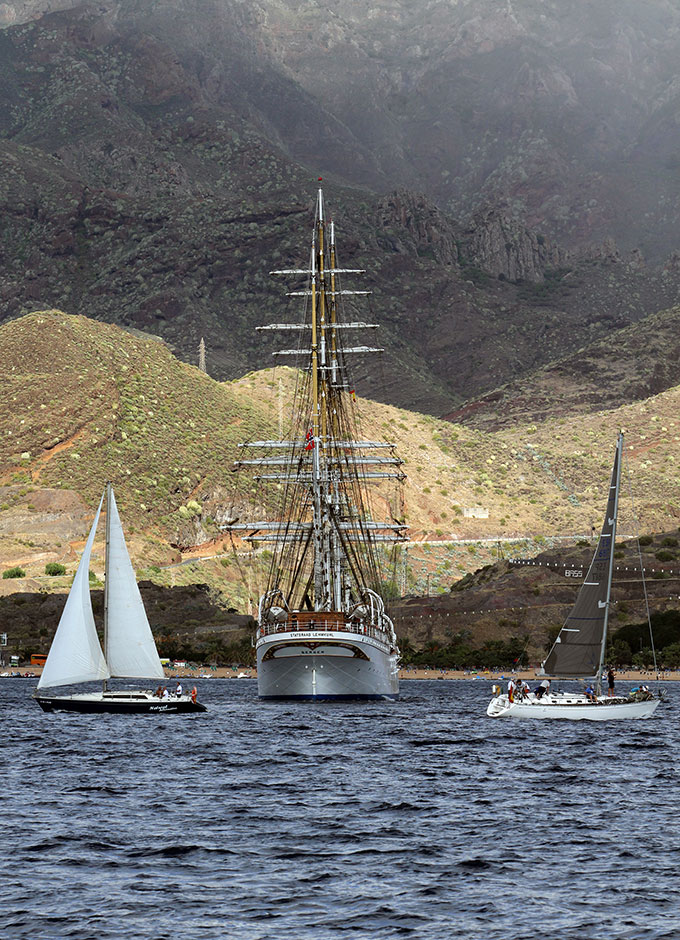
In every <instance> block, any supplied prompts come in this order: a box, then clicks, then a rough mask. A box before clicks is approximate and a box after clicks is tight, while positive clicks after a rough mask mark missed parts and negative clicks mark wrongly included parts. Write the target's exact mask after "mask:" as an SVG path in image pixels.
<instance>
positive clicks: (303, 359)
mask: <svg viewBox="0 0 680 940" xmlns="http://www.w3.org/2000/svg"><path fill="white" fill-rule="evenodd" d="M309 258H310V261H309V266H308V267H307V268H289V269H285V270H280V271H272V272H271V273H272V274H275V275H292V276H297V277H300V276H303V275H304V276H305V277H306V287H305V289H303V290H294V291H291V292H289V294H288V296H289V297H301V298H304V307H305V317H304V319H303V320H302V321H301V322H299V323H272V324H269V325H267V326H262V327H258V330H286V331H298V332H300V333H301V337H302V338H304V339H306V340H307V342H306V343H305V342H304V339H303V341H302V342H300V344H299V347H298V348H293V349H283V350H278V351H277V352H275V353H274V355H276V356H293V357H295V359H296V360H298V361H299V362H300V363H301V364H302V363H304V366H303V368H304V372H303V373H300V375H301V376H303V378H301V379H300V384H299V385H298V387H297V390H296V393H295V401H294V406H293V413H294V415H295V416H296V418H295V419H294V430H293V434H292V436H291V439H289V440H280V441H252V442H250V443H249V444H247V445H244V446H247V447H250V448H264V449H268V450H270V451H272V452H276V451H279V452H280V453H279V455H275V453H272V454H271V456H265V457H257V458H254V459H245V460H239V461H238V462H237V464H236V466H237V467H246V466H249V467H252V468H257V469H258V476H257V477H256V479H257V480H262V481H269V480H271V481H281V484H282V487H283V492H282V497H283V500H282V511H281V517H280V518H281V521H280V522H258V523H241V522H234V523H232V524H230V525H228V526H225V528H228V529H230V530H232V531H233V530H237V529H250V530H251V535H250V536H247V538H248V539H249V540H250V541H251V542H269V543H274V545H275V549H274V553H273V559H272V565H271V571H270V578H269V585H268V588H267V591H266V592H265V595H264V596H263V598H262V599H261V602H260V609H261V611H265V612H266V609H267V606H268V605H278V604H281V603H283V604H284V605H285V606H287V607H288V608H289V609H298V608H299V609H302V608H307V609H312V610H314V611H327V612H331V611H342V610H345V611H347V610H349V609H350V607H351V606H352V605H357V604H359V603H362V604H363V603H365V601H366V598H367V597H368V596H369V594H370V593H371V592H370V590H369V588H370V587H371V586H374V587H378V582H379V580H380V572H379V567H380V562H379V555H378V549H377V545H378V543H381V542H395V541H400V540H402V539H403V538H404V535H403V531H404V529H405V528H406V527H405V526H404V525H402V524H400V523H398V522H395V521H394V520H393V521H390V522H384V523H383V522H378V521H375V520H373V519H372V516H371V512H370V500H369V499H368V495H367V484H368V483H369V482H378V481H382V480H386V479H388V478H392V479H395V480H397V481H401V480H403V479H404V475H403V473H402V472H401V470H400V469H399V468H400V466H401V463H402V461H401V460H399V458H398V457H397V456H396V455H395V454H394V453H393V445H391V444H385V443H381V442H377V441H370V440H368V441H367V440H361V438H360V436H359V434H358V425H357V416H356V413H355V405H354V398H355V396H354V392H353V390H352V389H351V388H350V385H349V381H348V376H347V370H346V365H345V363H346V356H347V354H353V353H362V354H363V353H370V352H382V350H380V349H374V348H372V347H370V346H356V347H348V346H344V345H343V343H342V342H341V337H342V335H343V332H344V331H346V330H364V329H375V328H376V326H377V324H374V323H364V322H356V321H347V322H345V321H344V320H342V319H341V318H339V316H338V312H339V311H338V301H339V299H340V300H341V299H342V295H347V294H368V293H370V292H369V291H363V290H362V291H357V290H341V289H340V285H339V275H342V274H364V273H365V272H364V271H363V270H362V269H354V268H340V267H338V260H337V253H336V243H335V228H334V225H333V222H332V221H327V219H326V210H325V205H324V197H323V191H322V190H321V189H319V190H318V192H317V199H316V212H315V218H314V226H313V231H312V239H311V252H310V256H309ZM295 422H297V423H295ZM383 448H388V449H389V456H379V455H376V454H372V453H371V452H372V451H378V454H379V453H380V450H381V449H383ZM383 452H384V451H383ZM265 468H271V469H265ZM388 468H389V469H388ZM393 468H396V472H395V470H394V469H393ZM262 471H264V472H262ZM369 603H372V602H369Z"/></svg>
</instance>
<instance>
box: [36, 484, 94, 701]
mask: <svg viewBox="0 0 680 940" xmlns="http://www.w3.org/2000/svg"><path fill="white" fill-rule="evenodd" d="M103 502H104V497H103V496H102V498H101V501H100V503H99V508H98V509H97V514H96V515H95V517H94V522H93V523H92V528H91V529H90V535H89V538H88V540H87V543H86V545H85V549H84V551H83V554H82V557H81V559H80V564H79V565H78V570H77V571H76V576H75V578H74V579H73V585H72V586H71V591H70V593H69V595H68V597H67V599H66V604H65V606H64V610H63V612H62V615H61V619H60V620H59V626H58V627H57V632H56V633H55V635H54V640H53V641H52V646H51V647H50V652H49V655H48V657H47V662H46V663H45V666H44V667H43V671H42V675H41V676H40V679H39V680H38V688H39V689H44V688H46V687H49V686H54V685H69V684H71V683H75V682H91V681H93V680H95V679H108V678H109V675H110V673H109V670H108V669H107V666H106V660H105V659H104V654H103V653H102V648H101V646H100V644H99V638H98V636H97V629H96V627H95V623H94V615H93V613H92V601H91V599H90V580H89V574H90V555H91V553H92V543H93V542H94V536H95V532H96V531H97V523H98V522H99V515H100V513H101V510H102V503H103Z"/></svg>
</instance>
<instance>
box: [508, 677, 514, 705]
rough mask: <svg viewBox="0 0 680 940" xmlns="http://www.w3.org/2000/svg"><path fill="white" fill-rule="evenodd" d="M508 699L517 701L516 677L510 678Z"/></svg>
mask: <svg viewBox="0 0 680 940" xmlns="http://www.w3.org/2000/svg"><path fill="white" fill-rule="evenodd" d="M508 701H509V702H514V701H515V680H514V679H508Z"/></svg>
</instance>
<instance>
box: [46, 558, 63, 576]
mask: <svg viewBox="0 0 680 940" xmlns="http://www.w3.org/2000/svg"><path fill="white" fill-rule="evenodd" d="M45 574H49V575H51V576H52V577H55V576H56V575H58V574H66V568H65V567H64V565H60V564H59V562H58V561H48V562H47V564H46V565H45Z"/></svg>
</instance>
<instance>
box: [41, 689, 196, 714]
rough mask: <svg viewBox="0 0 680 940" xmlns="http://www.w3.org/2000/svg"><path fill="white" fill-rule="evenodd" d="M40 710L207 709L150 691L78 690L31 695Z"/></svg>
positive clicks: (185, 699) (188, 700) (148, 711)
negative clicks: (75, 692)
mask: <svg viewBox="0 0 680 940" xmlns="http://www.w3.org/2000/svg"><path fill="white" fill-rule="evenodd" d="M34 698H35V700H36V702H37V703H38V705H40V707H41V708H42V710H43V711H44V712H85V713H89V714H101V713H104V714H112V715H156V714H168V715H179V714H191V713H193V712H204V711H207V709H206V707H205V705H202V704H201V703H200V702H193V701H192V700H191V697H190V696H188V695H183V696H181V697H179V698H170V699H165V700H163V699H159V698H158V696H156V695H154V694H153V693H152V692H128V693H121V692H82V693H80V694H76V695H40V694H37V695H35V696H34Z"/></svg>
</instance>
